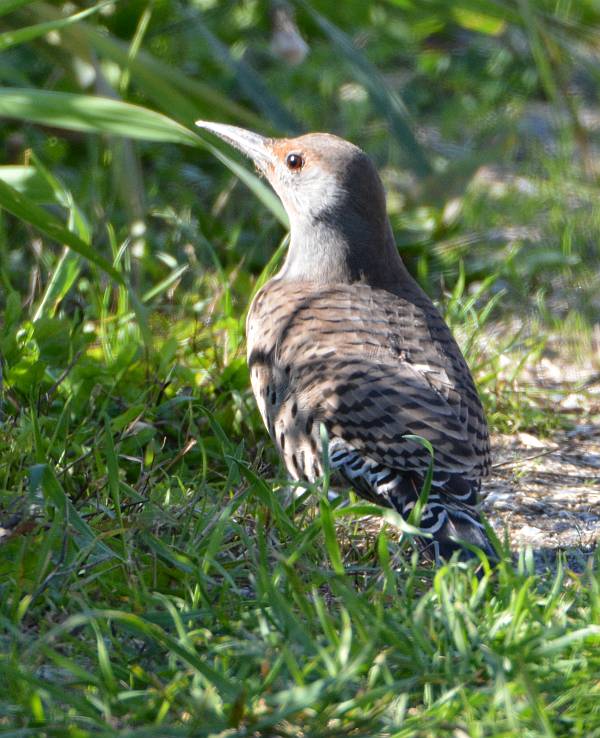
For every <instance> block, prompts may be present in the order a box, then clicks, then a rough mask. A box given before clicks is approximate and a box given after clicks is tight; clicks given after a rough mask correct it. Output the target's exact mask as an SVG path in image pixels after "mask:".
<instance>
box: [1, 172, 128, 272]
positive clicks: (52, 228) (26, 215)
mask: <svg viewBox="0 0 600 738" xmlns="http://www.w3.org/2000/svg"><path fill="white" fill-rule="evenodd" d="M0 208H4V209H5V210H8V212H9V213H12V214H13V215H15V216H16V217H17V218H20V219H21V220H24V221H25V222H26V223H29V224H30V225H32V226H34V227H35V228H37V229H38V230H39V231H41V232H42V233H44V234H45V235H46V236H48V237H49V238H51V239H53V240H54V241H57V242H58V243H62V244H65V245H66V246H68V247H69V248H71V249H73V251H75V252H76V253H78V254H80V255H81V256H84V257H85V258H86V259H87V260H88V261H90V262H91V263H92V264H95V265H96V266H97V267H99V268H100V269H102V271H104V272H106V274H108V275H109V276H110V277H112V278H113V279H114V280H115V281H116V282H118V283H119V284H125V281H124V279H123V277H122V275H121V274H119V272H118V271H117V270H116V269H115V268H114V267H113V266H112V264H109V262H108V261H106V259H105V258H104V257H102V256H100V255H99V254H98V253H96V251H94V249H93V248H92V247H91V246H89V245H88V244H87V243H85V241H82V240H81V239H80V238H79V237H78V236H76V235H75V234H74V233H72V232H71V231H70V230H69V229H68V228H65V226H64V225H63V224H62V223H61V222H60V221H59V220H58V218H55V217H54V216H53V215H50V213H48V212H47V211H46V210H44V209H43V208H41V207H40V206H39V205H36V203H34V202H33V201H32V200H30V199H29V198H27V197H25V195H22V194H20V193H19V192H17V191H16V190H15V189H14V188H12V187H11V186H10V185H8V184H6V183H5V182H2V181H0Z"/></svg>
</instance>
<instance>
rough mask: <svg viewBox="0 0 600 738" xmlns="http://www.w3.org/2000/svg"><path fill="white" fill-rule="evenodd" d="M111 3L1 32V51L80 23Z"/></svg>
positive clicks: (0, 11)
mask: <svg viewBox="0 0 600 738" xmlns="http://www.w3.org/2000/svg"><path fill="white" fill-rule="evenodd" d="M110 4H112V0H108V1H106V2H101V3H98V4H97V5H94V6H93V7H91V8H87V9H86V10H82V11H81V12H80V13H74V14H73V15H70V16H68V17H67V18H61V19H58V20H55V21H47V22H45V23H36V24H35V25H33V26H25V27H24V28H18V29H17V30H16V31H5V32H4V33H0V51H5V50H6V49H8V48H10V47H11V46H17V45H18V44H24V43H27V42H28V41H33V40H34V39H36V38H39V37H40V36H44V35H45V34H47V33H50V31H58V30H60V29H62V28H65V27H66V26H70V25H72V24H73V23H78V22H79V21H81V20H83V19H84V18H87V17H88V16H90V15H92V14H93V13H97V12H98V11H99V10H101V9H102V8H105V7H106V6H107V5H110ZM1 13H2V9H1V8H0V14H1Z"/></svg>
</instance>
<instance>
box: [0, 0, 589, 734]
mask: <svg viewBox="0 0 600 738" xmlns="http://www.w3.org/2000/svg"><path fill="white" fill-rule="evenodd" d="M425 5H426V6H427V7H425ZM25 6H27V7H25ZM200 6H202V9H203V11H202V12H201V9H198V8H200ZM107 7H108V6H107ZM107 7H105V4H104V3H97V4H96V5H94V4H89V6H88V7H86V9H89V10H90V11H91V13H90V14H89V15H88V16H87V17H85V18H84V19H83V20H81V19H79V20H78V19H77V18H75V19H73V18H71V19H70V20H69V21H68V22H67V23H65V22H64V19H63V18H62V15H61V12H60V8H57V6H53V5H50V4H45V3H42V2H36V3H25V2H20V3H19V2H18V0H16V1H15V2H12V3H9V5H7V7H6V8H4V7H2V4H1V3H0V47H2V48H4V49H6V51H5V55H4V56H3V65H1V66H0V77H1V78H2V80H3V83H4V84H5V85H6V88H5V89H3V90H2V92H1V94H0V112H1V113H2V115H3V116H8V117H9V118H10V121H11V122H10V123H8V124H6V125H5V129H3V131H1V132H0V140H1V143H2V146H3V147H4V149H5V151H6V152H7V157H9V155H10V156H12V160H11V161H12V166H10V167H9V166H0V206H1V207H2V208H3V209H2V210H1V211H0V310H1V311H2V312H1V313H0V369H1V372H2V373H1V375H0V378H1V379H0V514H1V517H0V736H13V737H14V738H20V737H21V736H36V738H37V737H38V736H41V737H42V738H45V737H51V736H56V737H57V738H59V737H60V738H62V737H63V736H70V737H72V738H84V737H87V736H89V737H90V738H92V737H94V736H106V737H107V738H108V737H112V736H115V737H116V736H126V737H127V736H131V737H132V738H133V737H134V736H135V738H142V737H143V736H156V737H158V736H160V737H161V738H162V736H169V737H170V736H174V737H176V736H186V737H189V738H192V737H194V738H196V737H197V738H201V737H202V736H207V737H208V736H212V737H217V736H222V737H223V738H225V737H226V736H227V737H228V738H234V737H236V738H242V737H244V736H247V737H248V738H250V736H264V737H265V738H267V736H270V737H272V738H276V737H277V738H279V737H281V738H284V737H288V736H289V737H290V738H291V736H294V738H296V737H298V736H307V737H308V736H312V737H313V738H326V737H327V736H331V737H333V736H340V737H341V736H363V737H364V738H373V737H374V736H382V737H383V736H385V737H387V738H401V737H402V738H405V737H406V738H410V737H413V736H414V737H415V738H425V737H427V738H439V737H440V736H448V737H449V738H450V737H452V738H464V737H465V736H469V737H470V738H488V737H490V738H491V737H492V736H493V737H494V738H497V737H499V736H507V737H508V736H510V737H511V738H512V736H520V737H521V736H523V737H529V736H531V737H533V736H535V737H537V736H586V737H592V738H593V737H594V736H599V737H600V687H599V681H598V674H599V673H600V657H599V655H598V654H599V653H600V650H599V648H598V646H599V641H600V588H599V579H598V566H597V563H598V562H597V554H596V555H594V556H591V557H590V558H589V559H588V560H587V564H586V566H585V567H584V568H583V570H582V571H578V572H574V571H572V570H570V569H569V567H568V564H567V560H566V559H561V558H560V557H559V560H558V564H557V566H556V568H555V569H553V570H552V571H545V572H540V571H539V569H536V567H535V565H534V557H533V552H532V551H531V550H524V551H521V552H518V553H516V554H515V557H514V558H512V557H511V555H510V553H509V552H508V550H507V547H506V545H505V544H504V556H503V560H502V561H501V563H500V565H499V566H498V568H497V569H496V570H494V571H490V570H489V569H488V568H487V567H486V568H484V570H483V574H481V575H480V576H478V575H477V574H476V572H475V571H474V567H473V565H472V564H471V565H467V564H462V563H458V562H451V563H449V564H448V565H446V566H443V567H441V568H439V569H438V570H433V569H430V568H427V567H424V566H423V565H421V564H420V563H419V562H418V561H417V560H416V558H415V557H414V556H413V555H412V549H411V547H410V545H408V544H407V537H408V538H409V537H410V536H405V535H402V531H401V526H400V525H399V524H398V521H395V520H394V517H393V516H390V515H389V514H388V513H385V514H384V512H383V511H377V510H375V509H374V508H373V507H371V506H365V505H364V504H362V503H361V502H360V501H359V500H358V499H357V498H356V497H354V496H353V495H352V494H351V495H350V501H349V503H348V504H342V499H341V498H339V499H336V500H334V501H330V500H329V499H328V497H327V495H326V493H325V491H326V490H325V486H326V485H322V484H320V485H316V486H315V488H313V489H310V490H307V494H305V495H302V496H300V497H294V496H292V495H290V494H289V490H288V483H287V481H286V480H285V479H284V477H283V471H282V469H281V467H280V465H279V462H278V460H277V458H276V454H275V451H274V449H273V448H272V445H271V443H270V442H269V440H268V438H267V437H266V433H265V431H264V429H263V427H262V422H261V420H260V417H259V415H258V412H257V410H256V407H255V405H254V402H253V400H252V398H251V395H250V391H249V382H248V372H247V368H246V364H245V358H244V328H243V326H244V315H245V310H246V306H247V305H248V302H249V300H250V297H251V295H252V293H253V292H254V290H255V289H256V288H257V286H258V285H259V284H260V283H261V282H262V281H263V280H264V279H265V278H266V277H267V276H268V275H269V274H271V273H272V272H273V271H274V270H275V269H276V266H277V263H278V260H279V259H280V258H281V255H282V253H283V252H284V249H285V229H284V228H283V227H282V225H281V217H282V216H281V209H280V207H279V205H278V204H277V202H276V199H275V198H274V197H273V196H272V195H271V194H270V193H269V192H268V191H267V190H266V188H265V187H264V185H263V183H261V182H260V181H259V180H257V179H256V178H255V177H254V175H252V174H251V173H250V172H249V171H247V170H244V169H242V168H241V167H240V165H239V163H238V161H239V160H238V159H235V158H229V156H228V155H227V154H224V153H223V152H221V151H220V150H219V149H214V148H209V147H207V146H206V142H205V141H204V140H203V139H202V138H201V137H200V136H199V135H198V134H197V133H196V132H195V131H193V130H192V128H191V123H192V121H193V120H194V119H195V118H200V117H208V118H211V117H212V118H218V119H220V120H221V119H223V120H229V121H231V122H233V123H237V124H241V125H247V126H254V127H256V128H260V129H261V130H262V131H264V132H273V133H281V134H284V133H286V126H289V127H290V128H292V127H293V126H295V125H298V124H299V125H301V126H303V127H307V128H317V127H319V128H325V129H330V130H336V131H339V132H342V133H344V134H345V135H346V136H348V137H349V138H352V139H353V140H355V141H356V142H357V143H359V144H361V145H362V146H363V147H364V148H365V149H367V150H368V151H369V152H370V153H371V154H372V155H373V156H374V158H375V159H376V161H377V163H378V165H379V166H380V168H382V170H383V175H384V179H385V181H386V185H387V188H388V193H389V210H390V216H391V218H392V221H393V224H394V228H395V231H396V234H397V238H398V243H399V245H400V246H401V248H402V253H403V255H404V257H405V259H406V261H407V263H408V265H409V267H410V269H411V270H412V271H413V272H414V273H415V274H416V275H417V277H418V278H419V279H420V281H421V283H422V284H423V285H424V287H425V288H426V289H427V290H428V291H429V292H430V293H431V294H433V295H434V296H435V297H436V299H437V300H438V302H439V304H440V306H441V308H442V310H443V312H444V313H445V315H446V318H447V320H448V322H449V324H450V325H451V326H452V328H453V330H454V332H455V334H456V335H457V337H458V340H459V342H460V343H461V346H462V347H463V350H464V352H465V355H466V356H467V358H468V360H469V363H470V365H471V366H472V368H473V371H474V374H475V377H476V380H477V383H478V386H479V389H480V392H481V394H482V398H483V401H484V404H485V406H486V410H487V413H488V417H489V419H490V423H491V426H492V429H493V430H494V431H499V432H504V433H514V432H517V431H521V430H527V431H528V432H531V433H535V434H537V435H551V434H552V433H553V432H554V431H555V430H556V429H557V428H562V427H564V426H565V425H566V424H567V423H569V422H571V420H570V419H569V417H567V416H566V415H564V414H561V413H560V412H557V411H556V407H555V405H556V401H557V399H559V397H560V392H562V391H563V390H561V389H556V388H546V389H544V388H542V390H543V391H542V390H541V389H540V388H529V387H528V386H527V385H526V383H525V382H523V381H522V375H523V367H524V365H525V364H529V365H535V363H536V361H537V360H538V359H539V357H540V356H542V355H543V353H544V351H545V350H546V345H547V344H548V343H549V342H550V341H556V340H557V337H558V341H559V342H560V343H561V344H562V345H563V346H564V347H566V349H567V350H566V351H565V353H568V354H570V355H575V356H576V358H577V359H582V358H585V359H586V360H588V358H589V355H590V351H591V348H592V346H593V340H594V325H595V323H596V322H597V315H598V304H597V296H596V293H597V268H598V262H599V258H598V248H597V236H598V227H599V225H600V224H599V222H598V210H597V208H596V207H595V203H596V202H597V198H598V183H597V181H596V180H595V179H594V177H593V176H591V175H590V172H589V171H588V169H589V167H587V168H586V167H584V166H583V165H584V164H585V163H586V162H585V161H582V159H581V156H580V153H579V152H580V149H581V147H583V149H585V147H586V145H592V148H593V145H596V144H597V141H596V139H595V138H594V131H593V129H592V130H591V132H587V134H586V135H587V137H588V139H589V140H588V141H585V140H584V139H585V136H584V139H582V132H581V131H580V130H579V128H578V126H577V122H578V119H579V116H580V112H581V109H583V108H584V107H589V108H590V109H591V110H592V111H593V110H595V109H596V108H597V104H596V103H597V82H598V78H597V74H596V73H595V71H594V68H593V65H591V66H590V63H589V59H590V58H593V54H594V53H595V51H594V49H595V46H594V43H595V40H594V37H593V35H592V36H590V35H589V32H588V30H587V29H589V28H593V27H594V22H595V20H596V19H597V9H596V10H595V9H594V7H593V4H592V3H588V2H587V1H586V2H582V3H580V4H579V5H578V6H577V7H573V8H570V9H567V8H566V6H564V4H563V5H561V7H560V8H559V7H557V8H553V9H550V7H549V6H548V5H547V4H545V3H541V2H540V3H534V2H524V1H520V2H510V1H509V0H507V1H506V2H502V3H496V4H493V8H492V6H491V5H490V7H488V4H485V5H484V4H481V3H480V2H478V0H462V2H461V3H459V4H457V5H456V7H455V6H452V8H450V5H448V4H447V3H445V2H442V1H441V0H440V2H436V1H432V2H430V3H427V4H422V7H421V5H419V7H417V5H414V7H413V5H412V4H410V3H393V2H378V3H373V4H372V7H371V6H368V4H361V3H358V4H352V3H349V4H343V5H342V4H340V6H339V8H337V9H333V8H328V7H326V6H325V5H323V4H322V3H318V2H314V3H310V4H308V3H304V2H303V3H299V4H298V22H299V23H300V25H301V27H302V28H303V32H304V33H305V34H306V35H307V38H308V39H309V41H310V50H311V54H310V56H309V57H308V58H307V61H306V62H305V63H304V64H303V65H302V66H301V67H299V68H289V67H286V65H284V64H283V63H273V62H272V60H270V57H269V56H268V53H269V52H268V51H267V50H266V48H265V46H266V44H265V41H264V39H265V38H266V37H267V35H266V34H268V33H269V28H268V25H267V21H266V17H267V15H266V14H265V13H264V12H263V10H264V9H263V10H261V8H260V6H259V5H257V4H252V3H233V2H224V3H220V4H211V3H210V2H208V0H207V1H206V2H203V3H199V4H198V8H195V9H194V12H192V11H191V10H190V8H189V7H188V4H186V3H179V2H177V1H176V0H164V2H162V3H145V2H141V3H128V4H124V3H117V4H116V5H115V6H114V9H113V11H110V8H109V11H110V12H109V11H107ZM11 10H12V12H9V11H11ZM76 10H84V8H83V6H82V7H78V8H77V9H75V7H74V6H73V7H70V9H68V13H69V15H70V16H73V15H74V14H75V13H76ZM490 14H491V15H490ZM524 18H526V19H527V23H525V22H524V20H523V19H524ZM42 23H44V24H51V25H50V26H35V27H32V26H33V24H42ZM198 23H201V24H203V25H202V38H203V39H204V41H203V43H202V44H199V42H198V34H197V33H196V26H197V24H198ZM532 23H533V24H534V26H535V27H533V28H532V27H529V26H531V24H532ZM195 24H196V25H195ZM48 30H52V31H53V32H54V33H55V34H56V32H60V33H59V35H58V36H56V35H54V36H51V37H50V39H49V40H50V42H49V41H48V37H46V36H44V35H42V32H43V33H44V34H45V33H47V31H48ZM16 31H18V32H19V33H17V34H16ZM21 31H22V33H21ZM359 31H360V32H359ZM15 34H16V35H15ZM319 34H322V35H319ZM524 38H529V39H530V41H529V42H528V43H530V44H531V45H532V47H534V48H533V51H532V50H531V49H530V50H529V51H526V50H524V48H525V46H526V44H525V46H524V41H523V39H524ZM207 39H208V40H207ZM353 40H354V41H358V43H355V44H352V41H353ZM23 44H26V45H23ZM9 45H10V48H9ZM332 48H333V49H335V57H336V58H335V59H333V58H332V53H331V49H332ZM32 51H35V52H36V53H32ZM530 52H531V53H530ZM75 59H76V61H74V60H75ZM94 59H95V60H97V61H98V63H97V65H96V75H97V76H96V79H95V85H96V88H97V89H99V90H100V91H103V92H104V95H105V96H106V93H107V91H109V92H110V94H108V95H107V96H108V98H110V99H106V98H105V97H104V98H103V99H99V98H98V97H96V96H95V95H93V94H92V90H91V89H89V88H88V89H86V90H85V97H84V96H83V94H82V88H81V86H80V83H81V79H82V75H83V77H85V74H84V73H88V74H89V73H90V68H89V67H90V65H91V67H92V68H93V66H94V65H93V63H92V62H93V60H94ZM86 64H87V65H88V66H86ZM74 70H75V71H74ZM184 70H185V71H184ZM567 82H568V84H569V85H570V86H569V87H568V89H569V91H570V93H569V94H570V95H571V100H572V102H571V104H570V107H569V110H567V111H566V112H565V111H558V110H557V105H558V102H557V100H558V99H559V98H560V93H561V90H562V89H563V87H564V85H565V84H566V83H567ZM261 90H262V91H263V92H264V90H268V91H269V93H270V95H264V96H263V97H261V106H260V107H256V108H255V106H254V105H253V103H252V96H253V94H259V93H260V92H261ZM113 93H114V94H113ZM119 98H121V99H119ZM544 99H546V100H548V101H549V103H542V102H541V101H543V100H544ZM540 104H542V106H543V109H544V111H545V112H544V116H547V117H548V118H549V119H550V120H551V121H552V126H555V128H554V129H553V132H552V133H551V134H544V136H546V138H544V139H541V138H540V136H539V135H538V133H537V132H536V133H535V135H529V134H527V132H526V131H525V132H524V128H523V126H525V127H526V123H527V121H528V120H529V118H528V116H530V115H531V109H532V108H533V107H535V106H539V105H540ZM544 106H545V107H544ZM257 110H258V111H259V112H260V116H261V117H259V116H258V115H257V112H256V111H257ZM535 110H536V111H537V110H538V107H535ZM155 111H158V112H159V113H162V114H163V115H157V113H156V112H155ZM558 112H560V113H561V114H560V115H558ZM536 114H537V113H536ZM290 116H291V117H290ZM534 118H535V116H534ZM415 120H416V121H418V123H419V126H418V127H417V126H416V125H415V123H414V121H415ZM535 120H537V118H536V119H535ZM544 121H546V117H544ZM527 125H532V124H530V123H527ZM536 125H537V124H536ZM49 126H59V127H58V128H54V127H49ZM542 127H543V126H542ZM417 128H418V131H417V133H415V131H416V130H417ZM124 131H125V132H128V133H129V135H130V136H134V137H135V139H136V141H135V142H132V141H131V140H130V139H125V140H123V139H118V138H116V136H118V135H119V134H120V133H123V132H124ZM389 131H392V136H391V137H390V135H389V134H388V132H389ZM584 133H585V132H584ZM14 151H16V154H15V153H14ZM11 152H13V154H11ZM430 167H431V168H432V169H433V171H434V176H427V175H426V172H427V171H428V170H429V168H430ZM238 178H241V180H242V182H243V183H244V184H243V185H239V184H238ZM247 187H249V188H250V192H251V194H250V193H249V192H248V189H247ZM257 198H258V200H257ZM259 202H260V203H262V204H259ZM57 243H58V244H61V245H64V244H68V246H69V247H70V248H63V249H61V248H60V247H58V246H56V244H57ZM278 244H279V248H277V246H278ZM583 412H584V409H583V408H582V411H581V414H583ZM589 420H590V421H591V422H594V420H595V419H594V418H593V417H592V418H589ZM404 527H405V526H404Z"/></svg>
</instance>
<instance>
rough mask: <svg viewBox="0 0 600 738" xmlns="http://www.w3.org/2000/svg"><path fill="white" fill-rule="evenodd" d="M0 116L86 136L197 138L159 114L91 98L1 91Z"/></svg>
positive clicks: (193, 140)
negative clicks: (80, 132)
mask: <svg viewBox="0 0 600 738" xmlns="http://www.w3.org/2000/svg"><path fill="white" fill-rule="evenodd" d="M0 115H1V116H3V117H5V118H16V119H20V120H27V121H29V122H31V123H41V124H42V125H47V126H54V127H56V128H67V129H68V130H71V131H84V132H87V133H110V134H112V135H114V136H126V137H127V138H134V139H139V140H142V141H161V142H165V143H166V142H171V143H179V144H185V145H187V146H197V145H198V140H199V137H198V136H197V135H196V134H195V133H193V132H192V131H190V130H188V129H187V128H185V127H184V126H182V125H181V124H180V123H177V122H176V121H174V120H171V119H170V118H167V116H166V115H163V114H162V113H157V112H155V111H154V110H149V109H148V108H142V107H140V106H139V105H131V104H130V103H125V102H121V101H120V100H113V99H110V98H107V97H96V96H94V95H77V94H74V93H70V92H48V91H46V90H34V89H31V90H30V89H22V88H10V89H6V88H5V89H3V90H0Z"/></svg>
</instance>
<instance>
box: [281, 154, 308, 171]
mask: <svg viewBox="0 0 600 738" xmlns="http://www.w3.org/2000/svg"><path fill="white" fill-rule="evenodd" d="M285 164H286V166H287V168H288V169H291V170H292V171H293V172H297V171H298V170H299V169H302V167H303V166H304V159H303V158H302V157H301V156H300V154H288V155H287V156H286V158H285Z"/></svg>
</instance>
